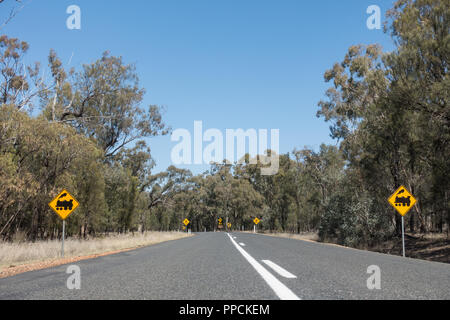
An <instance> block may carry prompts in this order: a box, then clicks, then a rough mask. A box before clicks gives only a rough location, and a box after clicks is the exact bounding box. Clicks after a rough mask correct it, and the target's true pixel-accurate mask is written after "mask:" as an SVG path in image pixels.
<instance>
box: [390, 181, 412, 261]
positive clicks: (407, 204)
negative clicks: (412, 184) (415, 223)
mask: <svg viewBox="0 0 450 320" xmlns="http://www.w3.org/2000/svg"><path fill="white" fill-rule="evenodd" d="M388 202H389V203H390V205H391V206H393V207H394V209H395V210H397V212H398V213H399V214H400V215H401V216H402V247H403V257H405V219H404V217H405V215H406V214H407V213H408V212H409V210H411V209H412V207H413V206H414V204H415V203H416V202H417V200H416V198H414V196H413V195H412V194H411V193H410V192H409V191H408V190H407V189H406V188H405V187H404V186H401V187H400V188H398V189H397V191H395V192H394V193H393V194H392V195H391V196H390V197H389V199H388Z"/></svg>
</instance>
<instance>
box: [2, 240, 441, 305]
mask: <svg viewBox="0 0 450 320" xmlns="http://www.w3.org/2000/svg"><path fill="white" fill-rule="evenodd" d="M76 265H77V266H79V267H80V270H81V288H80V289H79V290H69V289H68V288H67V285H66V282H67V279H68V277H69V276H70V274H67V273H66V270H67V268H68V266H69V265H62V266H58V267H54V268H49V269H45V270H38V271H32V272H27V273H24V274H20V275H16V276H13V277H9V278H5V279H0V299H55V300H61V299H140V300H141V299H164V300H166V299H167V300H172V299H181V300H197V299H199V300H203V299H205V300H241V299H242V300H266V299H270V300H272V299H289V300H294V299H308V300H309V299H450V265H447V264H443V263H437V262H428V261H421V260H415V259H409V258H402V257H397V256H390V255H384V254H378V253H373V252H366V251H359V250H354V249H347V248H342V247H338V246H333V245H326V244H319V243H312V242H306V241H298V240H292V239H284V238H275V237H269V236H263V235H258V234H248V233H230V234H227V233H225V232H217V233H197V234H196V235H195V236H194V237H191V238H186V239H181V240H176V241H169V242H164V243H160V244H156V245H153V246H149V247H145V248H141V249H137V250H134V251H128V252H124V253H119V254H115V255H110V256H104V257H100V258H96V259H91V260H84V261H79V262H77V263H76ZM371 265H376V266H378V267H379V269H380V275H381V282H380V286H381V289H373V290H369V289H368V287H367V279H368V278H369V277H370V276H371V274H369V273H367V269H368V267H369V266H371Z"/></svg>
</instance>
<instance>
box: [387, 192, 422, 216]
mask: <svg viewBox="0 0 450 320" xmlns="http://www.w3.org/2000/svg"><path fill="white" fill-rule="evenodd" d="M388 201H389V203H390V204H391V206H393V207H394V209H395V210H397V212H398V213H400V214H401V215H402V216H405V215H406V214H407V213H408V211H409V210H411V208H412V207H413V206H414V204H415V203H416V202H417V200H416V198H414V196H413V195H412V194H411V193H410V192H409V191H408V190H407V189H406V188H405V187H404V186H401V187H400V188H398V189H397V191H395V192H394V194H393V195H392V196H390V197H389V199H388Z"/></svg>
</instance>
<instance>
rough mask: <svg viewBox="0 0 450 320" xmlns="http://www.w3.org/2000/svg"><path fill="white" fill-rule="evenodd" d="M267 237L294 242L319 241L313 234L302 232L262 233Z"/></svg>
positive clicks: (315, 234)
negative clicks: (293, 240) (294, 240)
mask: <svg viewBox="0 0 450 320" xmlns="http://www.w3.org/2000/svg"><path fill="white" fill-rule="evenodd" d="M262 234H264V235H267V236H272V237H280V238H289V239H296V240H306V241H319V236H318V235H317V233H315V232H303V233H281V232H280V233H265V232H264V233H262Z"/></svg>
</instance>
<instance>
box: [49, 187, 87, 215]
mask: <svg viewBox="0 0 450 320" xmlns="http://www.w3.org/2000/svg"><path fill="white" fill-rule="evenodd" d="M48 205H49V206H50V208H52V209H53V211H55V212H56V213H57V214H58V215H59V216H60V217H61V219H63V220H66V218H67V217H68V216H69V215H70V214H71V213H72V212H73V211H74V210H75V209H76V208H77V207H78V206H79V203H78V201H77V200H75V198H74V197H72V196H71V195H70V193H69V192H68V191H67V190H63V191H61V193H60V194H58V195H57V196H56V198H55V199H53V200H52V201H50V203H49V204H48Z"/></svg>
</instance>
